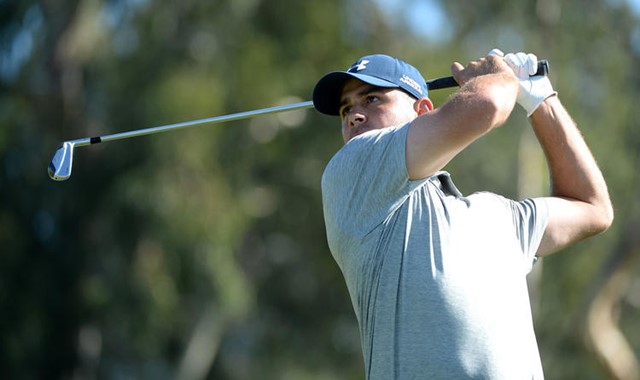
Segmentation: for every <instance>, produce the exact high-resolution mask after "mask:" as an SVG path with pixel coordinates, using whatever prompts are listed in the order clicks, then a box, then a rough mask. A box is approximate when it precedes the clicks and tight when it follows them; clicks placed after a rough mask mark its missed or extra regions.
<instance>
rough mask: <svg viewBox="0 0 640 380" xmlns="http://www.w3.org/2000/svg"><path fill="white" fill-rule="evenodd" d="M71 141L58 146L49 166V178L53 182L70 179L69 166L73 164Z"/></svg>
mask: <svg viewBox="0 0 640 380" xmlns="http://www.w3.org/2000/svg"><path fill="white" fill-rule="evenodd" d="M74 146H75V144H74V143H73V142H72V141H65V142H64V143H62V145H60V147H59V148H58V150H56V153H55V154H54V155H53V159H52V160H51V163H50V164H49V169H48V171H49V177H51V179H53V180H55V181H64V180H67V179H69V177H71V165H72V164H73V148H74Z"/></svg>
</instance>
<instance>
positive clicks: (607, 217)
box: [593, 198, 614, 235]
mask: <svg viewBox="0 0 640 380" xmlns="http://www.w3.org/2000/svg"><path fill="white" fill-rule="evenodd" d="M613 219H614V211H613V205H612V204H611V201H610V200H609V199H608V198H607V199H606V200H605V201H603V202H601V204H599V205H595V206H594V212H593V229H594V235H595V234H599V233H602V232H605V231H606V230H608V229H609V227H611V225H612V224H613Z"/></svg>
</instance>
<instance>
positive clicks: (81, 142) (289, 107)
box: [72, 101, 313, 147]
mask: <svg viewBox="0 0 640 380" xmlns="http://www.w3.org/2000/svg"><path fill="white" fill-rule="evenodd" d="M311 107H313V102H312V101H306V102H300V103H293V104H286V105H281V106H275V107H269V108H262V109H259V110H253V111H245V112H238V113H233V114H229V115H223V116H214V117H209V118H206V119H199V120H192V121H185V122H181V123H175V124H167V125H161V126H159V127H152V128H146V129H138V130H134V131H128V132H121V133H114V134H111V135H106V136H100V137H89V138H84V139H78V140H73V141H72V142H73V143H74V144H75V147H79V146H86V145H91V144H97V143H100V142H107V141H114V140H122V139H128V138H131V137H138V136H145V135H152V134H156V133H161V132H168V131H173V130H176V129H181V128H187V127H193V126H196V125H201V124H214V123H222V122H226V121H234V120H242V119H248V118H251V117H254V116H261V115H268V114H272V113H278V112H284V111H295V110H303V109H307V108H311Z"/></svg>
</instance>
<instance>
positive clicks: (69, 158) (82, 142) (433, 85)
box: [48, 60, 549, 181]
mask: <svg viewBox="0 0 640 380" xmlns="http://www.w3.org/2000/svg"><path fill="white" fill-rule="evenodd" d="M548 73H549V63H548V62H547V61H546V60H540V61H539V62H538V71H537V72H536V74H535V75H547V74H548ZM456 86H458V83H457V82H456V81H455V79H453V77H444V78H437V79H432V80H429V81H427V88H428V89H429V90H438V89H443V88H451V87H456ZM311 107H313V102H312V101H306V102H300V103H293V104H288V105H281V106H275V107H269V108H262V109H258V110H253V111H245V112H239V113H234V114H229V115H223V116H214V117H210V118H206V119H199V120H193V121H185V122H181V123H175V124H168V125H163V126H159V127H152V128H146V129H139V130H134V131H129V132H122V133H115V134H112V135H106V136H100V137H87V138H82V139H77V140H70V141H65V142H63V143H62V145H60V146H59V147H58V150H56V152H55V154H54V155H53V159H52V160H51V163H50V164H49V167H48V172H49V177H51V179H53V180H55V181H64V180H67V179H69V177H71V167H72V165H73V150H74V148H76V147H81V146H87V145H93V144H97V143H101V142H107V141H113V140H121V139H127V138H130V137H137V136H145V135H151V134H156V133H160V132H166V131H172V130H177V129H181V128H186V127H192V126H195V125H201V124H213V123H221V122H226V121H234V120H241V119H248V118H251V117H254V116H261V115H267V114H271V113H277V112H284V111H293V110H302V109H306V108H311Z"/></svg>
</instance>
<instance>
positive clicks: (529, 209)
mask: <svg viewBox="0 0 640 380" xmlns="http://www.w3.org/2000/svg"><path fill="white" fill-rule="evenodd" d="M509 203H510V205H511V211H512V214H513V225H514V232H515V234H516V238H517V240H518V241H519V243H520V249H521V250H522V253H523V254H524V256H525V258H526V262H527V263H528V265H530V267H529V268H528V271H530V270H531V267H532V266H533V264H534V263H535V261H536V260H537V257H536V252H537V251H538V247H539V246H540V242H541V241H542V236H543V235H544V231H545V229H546V227H547V223H548V220H549V216H548V215H549V212H548V209H547V203H546V201H545V200H544V199H543V198H535V199H525V200H522V201H509Z"/></svg>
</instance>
